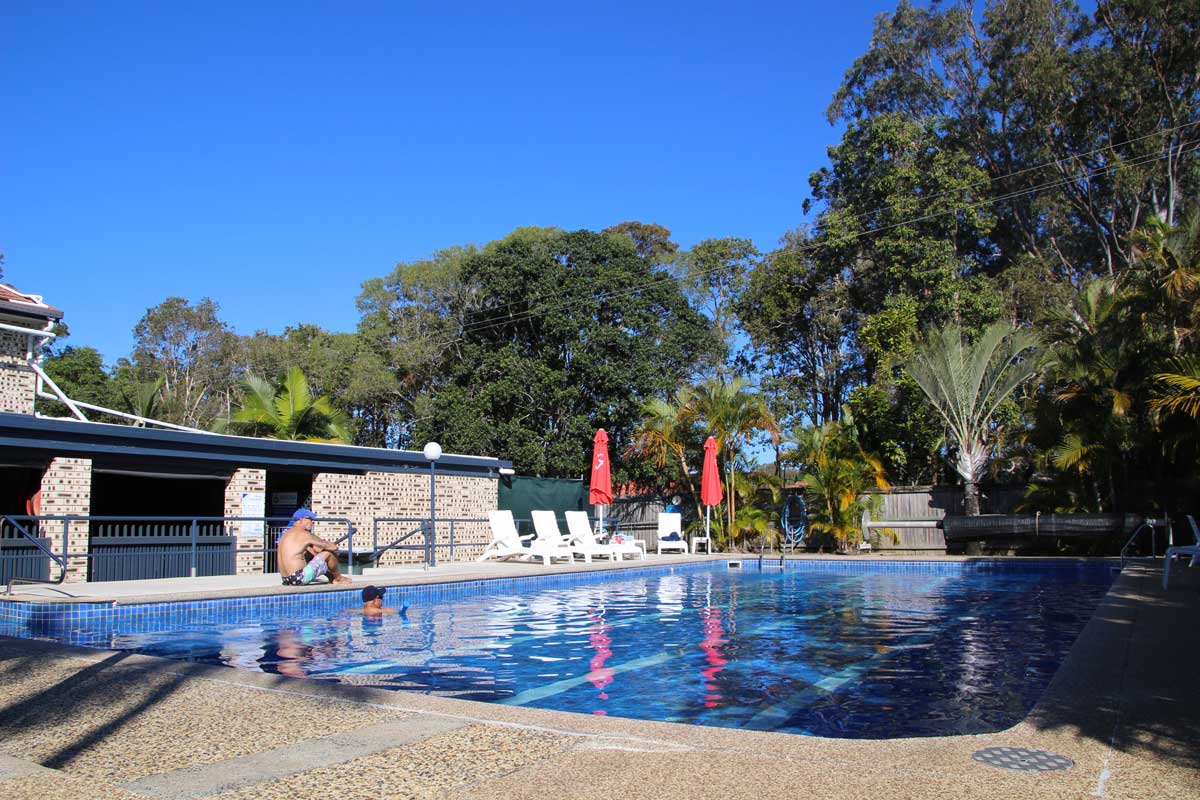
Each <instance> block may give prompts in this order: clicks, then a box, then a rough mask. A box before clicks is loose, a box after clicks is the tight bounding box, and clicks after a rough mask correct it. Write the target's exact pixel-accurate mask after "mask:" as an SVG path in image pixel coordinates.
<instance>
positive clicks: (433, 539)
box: [423, 442, 442, 567]
mask: <svg viewBox="0 0 1200 800" xmlns="http://www.w3.org/2000/svg"><path fill="white" fill-rule="evenodd" d="M423 452H424V453H425V459H426V460H427V461H428V462H429V538H428V541H429V543H430V544H429V558H428V559H427V563H428V565H429V566H433V567H436V566H437V481H436V478H437V460H438V459H439V458H441V457H442V446H441V445H440V444H438V443H437V442H429V443H428V444H426V445H425V449H424V451H423Z"/></svg>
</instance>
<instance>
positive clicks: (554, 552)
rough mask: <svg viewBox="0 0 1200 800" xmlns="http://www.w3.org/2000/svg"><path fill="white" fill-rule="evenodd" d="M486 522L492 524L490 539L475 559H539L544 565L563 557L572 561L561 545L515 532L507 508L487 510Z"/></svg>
mask: <svg viewBox="0 0 1200 800" xmlns="http://www.w3.org/2000/svg"><path fill="white" fill-rule="evenodd" d="M488 522H489V523H491V526H492V541H491V543H490V544H489V545H488V546H487V548H486V549H484V551H483V555H481V556H479V558H478V559H476V560H477V561H488V560H489V559H496V560H498V561H505V560H507V559H510V558H516V559H519V560H521V561H533V560H536V559H539V558H540V559H541V560H542V563H543V564H544V565H546V566H549V565H550V561H551V559H554V558H565V559H567V560H568V561H573V560H574V559H573V558H572V557H571V551H570V550H569V549H566V548H562V547H555V546H554V545H552V544H550V543H548V542H539V541H538V540H537V539H534V538H533V535H532V534H531V535H529V536H521V535H520V534H518V533H517V523H516V522H515V521H514V520H513V515H512V512H511V511H509V510H507V509H502V510H499V511H489V512H488ZM525 542H529V546H528V547H526V546H525Z"/></svg>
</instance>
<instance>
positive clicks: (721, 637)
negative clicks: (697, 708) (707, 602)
mask: <svg viewBox="0 0 1200 800" xmlns="http://www.w3.org/2000/svg"><path fill="white" fill-rule="evenodd" d="M700 619H701V620H703V622H704V639H703V640H702V641H701V642H700V649H701V650H703V651H704V661H705V663H707V664H708V666H707V667H705V668H704V669H702V670H700V674H701V675H703V676H704V689H705V691H706V692H707V694H705V695H704V707H705V708H717V707H718V706H720V705H721V695H720V694H719V693H718V687H717V682H716V681H717V674H718V673H720V672H721V671H722V670H724V669H725V665H726V664H728V663H729V662H728V661H726V660H725V658H724V657H723V656H722V655H721V645H723V644H725V641H726V640H725V628H724V626H723V625H722V624H721V609H719V608H716V607H713V606H708V607H707V608H702V609H700Z"/></svg>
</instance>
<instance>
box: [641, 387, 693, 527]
mask: <svg viewBox="0 0 1200 800" xmlns="http://www.w3.org/2000/svg"><path fill="white" fill-rule="evenodd" d="M688 397H690V395H688V394H687V392H686V390H681V391H679V392H676V395H675V400H676V402H675V403H674V404H672V403H669V402H667V401H666V400H662V399H660V398H657V397H655V398H651V399H650V400H647V401H646V402H645V403H644V404H643V405H642V423H641V425H640V426H639V427H638V428H637V429H636V430H635V431H634V432H633V438H632V441H631V442H630V445H629V447H628V449H627V450H626V454H627V455H634V456H638V457H641V458H644V459H646V460H648V461H650V462H651V463H653V464H654V466H655V467H657V468H658V469H659V470H660V471H661V470H662V469H663V468H664V467H665V466H666V465H667V462H668V461H670V460H672V459H674V460H675V461H676V462H677V463H678V466H679V473H680V474H681V475H682V476H683V479H684V481H685V482H686V483H687V487H688V494H689V496H691V497H692V498H693V499H694V500H695V503H696V513H697V516H702V515H703V511H702V510H701V508H700V494H699V493H698V492H697V491H696V486H695V483H694V482H693V481H692V473H691V471H690V470H689V469H688V459H687V446H688V441H689V438H690V437H689V436H688V433H689V428H690V426H689V424H688V423H687V422H686V421H685V420H683V419H681V418H680V413H681V412H680V409H681V408H683V406H684V405H685V404H686V402H687V399H688Z"/></svg>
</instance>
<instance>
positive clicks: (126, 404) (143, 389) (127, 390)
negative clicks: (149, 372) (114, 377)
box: [118, 375, 167, 425]
mask: <svg viewBox="0 0 1200 800" xmlns="http://www.w3.org/2000/svg"><path fill="white" fill-rule="evenodd" d="M166 380H167V379H166V377H165V376H162V375H160V376H158V380H156V381H149V382H142V383H135V384H133V385H132V386H121V387H120V389H119V390H118V391H119V392H120V394H121V406H122V408H121V410H122V411H128V412H129V413H130V414H133V415H134V416H138V417H142V418H143V419H156V418H157V417H158V411H159V405H160V401H161V400H162V388H163V384H164V383H166ZM137 424H138V425H143V424H144V423H141V422H139V423H137Z"/></svg>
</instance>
